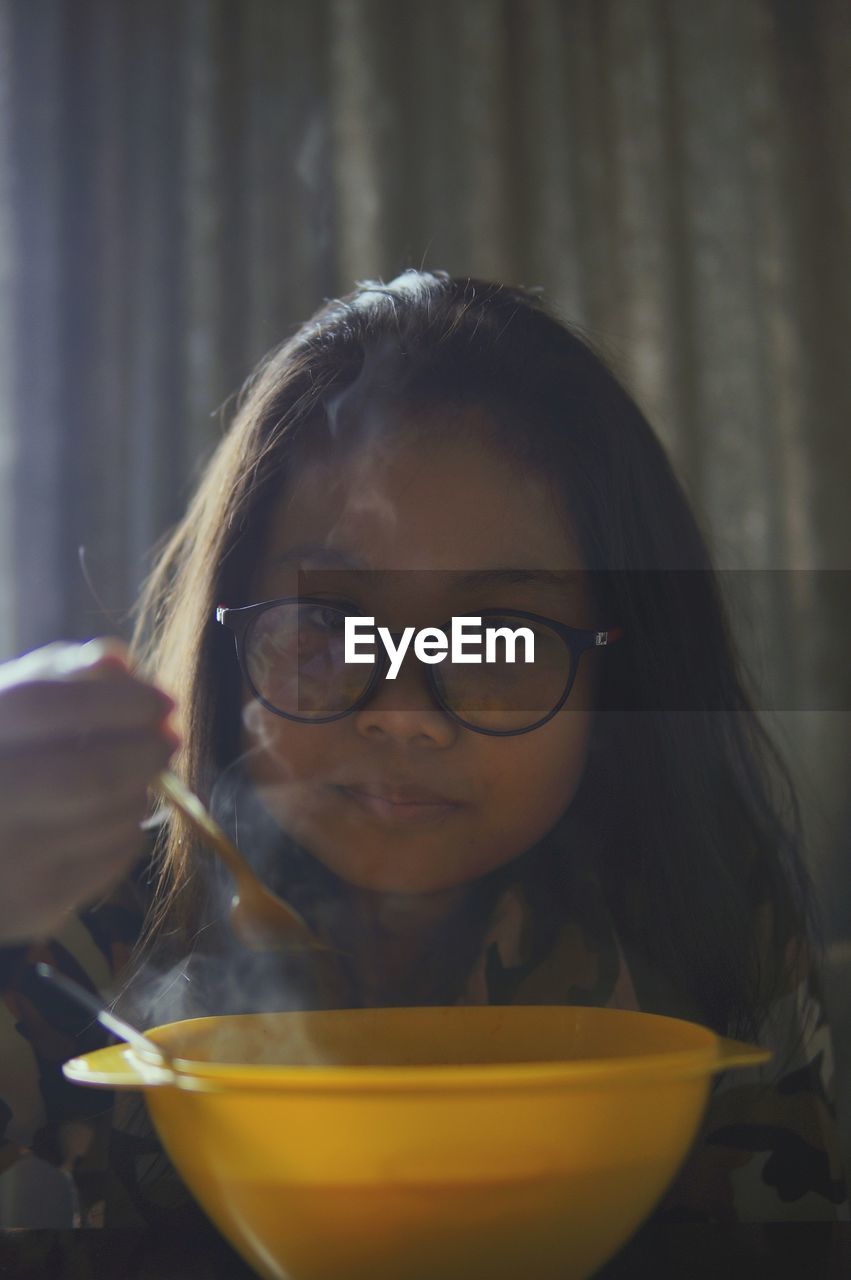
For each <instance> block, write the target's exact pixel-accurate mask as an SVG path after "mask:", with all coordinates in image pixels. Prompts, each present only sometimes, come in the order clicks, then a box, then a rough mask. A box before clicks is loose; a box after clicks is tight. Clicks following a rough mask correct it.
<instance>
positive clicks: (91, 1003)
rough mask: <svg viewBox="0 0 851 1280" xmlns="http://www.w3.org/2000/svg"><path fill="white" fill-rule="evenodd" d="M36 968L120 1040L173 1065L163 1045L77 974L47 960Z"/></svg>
mask: <svg viewBox="0 0 851 1280" xmlns="http://www.w3.org/2000/svg"><path fill="white" fill-rule="evenodd" d="M35 971H36V973H37V974H38V976H39V977H40V978H43V979H44V981H45V982H49V983H50V985H51V986H52V987H55V988H56V989H57V991H61V992H62V994H63V995H64V996H67V997H68V999H69V1000H74V1001H75V1002H76V1003H77V1004H79V1005H82V1007H83V1008H84V1009H85V1010H86V1011H87V1012H88V1013H90V1014H92V1016H93V1017H95V1018H97V1020H98V1022H99V1023H100V1024H101V1026H102V1027H105V1028H106V1030H107V1031H109V1032H111V1034H112V1035H114V1036H117V1037H118V1039H119V1040H125V1041H126V1042H127V1044H129V1045H130V1047H131V1049H135V1050H136V1052H137V1053H140V1054H142V1056H143V1057H145V1058H148V1059H151V1058H154V1059H156V1063H157V1066H160V1067H163V1068H164V1069H165V1070H167V1071H169V1070H170V1069H171V1065H170V1064H171V1059H170V1058H168V1057H166V1055H165V1054H164V1053H163V1051H162V1049H161V1048H160V1047H159V1045H158V1044H156V1043H155V1042H154V1041H153V1040H150V1039H148V1037H147V1036H146V1035H143V1033H142V1032H141V1031H137V1030H136V1028H135V1027H131V1025H130V1023H129V1022H125V1021H124V1019H123V1018H119V1017H118V1014H116V1013H111V1012H110V1010H109V1009H107V1007H106V1005H105V1004H104V1003H103V1000H102V999H101V998H100V996H96V995H95V994H94V993H93V992H91V991H87V990H86V988H85V987H83V986H81V985H80V983H79V982H75V981H74V979H73V978H69V977H67V976H66V975H65V974H64V973H59V971H58V970H57V969H54V968H53V965H50V964H45V963H44V962H43V961H41V960H40V961H39V962H38V964H37V965H36V966H35Z"/></svg>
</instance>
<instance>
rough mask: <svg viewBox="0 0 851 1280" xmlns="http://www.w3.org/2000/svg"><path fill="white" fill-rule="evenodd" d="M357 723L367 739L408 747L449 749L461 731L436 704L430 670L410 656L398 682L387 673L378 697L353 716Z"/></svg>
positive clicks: (397, 679)
mask: <svg viewBox="0 0 851 1280" xmlns="http://www.w3.org/2000/svg"><path fill="white" fill-rule="evenodd" d="M354 721H355V730H356V731H357V733H359V734H361V735H362V736H363V737H365V738H369V739H370V740H373V741H376V740H380V739H381V738H386V739H388V740H390V741H393V742H396V743H398V744H400V745H405V746H408V745H419V746H431V747H441V748H446V747H450V746H452V744H453V742H455V740H456V738H457V737H458V731H459V726H458V725H456V723H455V721H454V720H452V719H451V718H450V717H449V716H448V715H446V713H445V712H444V711H443V709H442V708H441V707H440V706H439V705H438V703H437V702H436V701H435V700H434V698H433V696H432V693H431V689H430V687H429V683H428V671H427V668H426V667H425V666H424V665H423V664H422V663H420V662H418V661H417V659H416V658H413V657H411V655H410V654H408V655H406V657H405V661H404V662H403V664H402V668H401V670H400V671H399V674H398V676H397V677H396V679H395V680H388V679H387V678H386V671H385V675H384V676H382V678H381V680H380V681H379V683H378V687H377V689H376V691H375V693H374V694H373V695H372V697H371V698H370V699H369V701H368V702H367V703H365V704H364V706H362V707H360V708H359V709H358V710H357V711H356V712H355V713H354Z"/></svg>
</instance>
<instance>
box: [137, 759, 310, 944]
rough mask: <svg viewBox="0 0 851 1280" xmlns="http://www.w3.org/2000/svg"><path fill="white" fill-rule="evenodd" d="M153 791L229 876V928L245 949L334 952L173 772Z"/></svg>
mask: <svg viewBox="0 0 851 1280" xmlns="http://www.w3.org/2000/svg"><path fill="white" fill-rule="evenodd" d="M154 790H155V791H157V792H159V794H160V795H161V796H164V797H165V798H166V799H167V800H169V801H170V802H171V803H172V804H173V805H174V807H175V809H178V810H179V811H180V813H182V814H183V816H184V818H186V820H187V822H189V823H190V824H191V826H192V827H193V828H194V829H195V831H196V832H197V834H198V835H199V836H201V838H202V839H203V840H204V842H205V843H206V844H207V845H208V846H209V847H210V848H211V849H212V850H213V851H214V852H215V853H216V854H217V856H218V857H219V858H221V860H222V862H223V863H224V864H225V866H226V867H227V869H228V871H229V872H230V873H231V875H232V876H233V878H234V881H235V882H236V893H235V894H234V896H233V899H232V902H231V909H230V926H231V928H232V929H233V931H234V933H235V934H236V936H237V937H238V938H239V940H240V942H242V943H243V944H244V946H246V947H248V948H250V950H252V951H282V950H285V949H290V948H295V949H297V950H307V951H330V950H332V949H333V948H330V947H327V946H326V945H325V943H323V942H320V941H319V939H318V938H317V937H316V935H315V934H313V933H312V932H311V930H310V928H309V926H308V924H307V922H306V921H305V920H304V919H303V918H302V916H300V915H299V913H298V912H297V911H296V910H295V908H294V907H291V906H290V905H289V904H288V903H286V902H284V901H283V899H282V898H279V897H278V896H277V894H275V893H272V891H271V889H267V888H266V886H265V885H264V884H263V883H262V882H261V881H260V880H258V878H257V876H256V875H255V874H254V872H253V871H252V869H251V867H250V866H249V865H248V863H247V862H246V860H245V857H244V855H243V854H242V853H240V851H239V849H237V847H236V845H235V844H233V842H232V841H231V840H230V839H229V838H228V836H226V835H225V833H224V831H223V830H222V829H221V827H220V826H219V824H218V823H217V822H216V821H215V820H214V819H213V818H212V817H211V816H210V814H209V813H208V812H207V810H206V809H205V807H204V805H203V804H202V803H201V801H200V800H199V799H198V797H197V796H196V795H195V793H194V792H193V791H191V790H190V789H189V787H187V786H186V784H185V783H184V782H182V781H181V779H180V778H179V777H178V776H177V774H176V773H173V772H172V771H171V770H170V769H166V770H165V771H164V772H163V773H161V774H159V776H158V777H157V779H156V781H155V783H154Z"/></svg>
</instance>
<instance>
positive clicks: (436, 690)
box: [215, 596, 624, 738]
mask: <svg viewBox="0 0 851 1280" xmlns="http://www.w3.org/2000/svg"><path fill="white" fill-rule="evenodd" d="M282 604H312V605H319V606H321V607H322V608H326V609H337V610H338V611H339V612H340V613H343V614H346V615H348V616H349V617H365V616H366V615H365V614H363V613H362V612H361V610H360V609H356V608H352V607H351V606H350V604H349V602H348V601H344V600H341V599H336V600H329V599H327V598H324V597H321V596H281V597H280V598H279V599H276V600H261V601H259V602H258V603H257V604H249V605H245V606H243V607H241V608H237V609H230V608H228V606H227V605H223V604H220V605H219V606H218V607H217V609H216V614H215V620H216V622H219V623H221V625H222V626H223V627H227V628H228V630H230V631H232V632H233V633H234V641H235V647H236V657H237V662H238V663H239V668H240V670H241V672H242V674H243V675H244V677H245V679H246V681H247V683H248V687H249V688H250V689H251V692H252V693H253V694H254V696H255V697H256V698H257V699H258V701H259V702H260V703H261V704H262V705H263V706H264V707H265V708H266V710H267V711H271V712H272V714H273V715H276V716H282V717H283V718H284V719H285V720H294V721H296V722H297V723H298V724H330V723H331V722H332V721H334V720H343V719H345V717H346V716H350V715H353V714H354V712H356V711H358V710H360V708H361V707H363V706H365V704H366V703H367V702H369V700H370V698H371V697H372V696H373V694H374V693H375V690H376V687H377V686H378V684H379V682H380V681H381V680H383V679H384V677H385V675H386V674H387V671H388V670H389V668H390V657H389V655H388V653H387V650H386V648H383V649H381V651H378V650H376V658H375V662H374V663H373V670H372V675H371V676H370V678H369V680H368V682H367V684H366V687H365V689H364V691H363V693H362V694H361V695H360V697H358V698H357V700H356V701H355V702H353V703H352V705H351V706H350V707H348V708H347V709H346V710H345V711H338V712H336V713H335V714H334V715H333V716H313V717H311V716H297V715H293V714H292V712H290V711H282V710H281V709H280V707H276V706H273V705H272V703H271V702H268V701H267V699H266V698H264V697H263V695H262V693H261V692H260V690H259V689H257V688H256V686H255V684H254V681H253V680H252V679H251V675H250V674H249V670H248V662H247V660H246V654H245V635H246V632H247V631H248V628H249V626H250V625H251V623H252V622H253V621H254V619H255V618H257V617H259V616H260V614H262V613H265V612H266V611H267V610H268V609H274V608H276V607H277V606H278V605H282ZM341 605H345V606H346V607H345V608H341V607H340V606H341ZM474 616H475V617H477V618H478V617H480V618H482V619H484V618H523V619H525V620H526V621H529V622H537V623H541V624H543V625H544V626H548V627H550V628H551V629H552V630H553V631H555V632H556V634H557V635H559V636H560V637H561V639H562V640H563V641H564V643H565V645H566V646H567V649H568V651H569V653H570V657H571V665H570V676H569V678H568V680H567V684H566V686H565V688H564V690H563V692H562V694H561V696H560V698H559V700H558V702H557V703H556V705H555V706H554V707H553V708H552V710H551V711H549V712H548V713H547V715H545V716H543V717H542V718H541V719H540V720H536V721H535V723H534V724H530V725H528V726H526V727H525V728H523V729H483V728H482V727H481V726H480V725H475V724H469V723H468V721H466V720H464V719H463V718H462V717H461V716H459V715H458V714H457V712H455V711H453V710H452V708H451V707H450V706H448V705H447V703H446V701H445V699H444V698H443V696H442V694H441V691H440V683H439V682H440V674H439V673H440V665H441V664H440V663H433V664H429V663H422V664H421V665H423V666H425V667H426V680H427V682H428V687H429V692H430V693H431V696H432V698H433V699H434V701H435V702H436V703H437V705H438V707H439V708H440V710H441V711H442V712H443V713H444V715H447V716H449V718H450V720H453V721H454V722H455V723H456V724H460V725H461V726H462V728H464V729H469V730H470V731H471V732H472V733H483V734H485V735H486V736H487V737H490V738H515V737H518V736H519V735H520V734H521V733H531V732H532V730H533V729H540V728H541V726H542V725H545V724H547V722H548V721H550V720H552V718H553V716H555V715H557V714H558V712H559V711H561V709H562V707H563V706H564V704H565V703H566V702H567V699H568V698H569V697H570V691H571V689H572V688H573V684H574V681H575V680H576V673H577V671H578V670H579V659H580V658H581V657H582V655H583V653H585V652H586V651H587V650H588V649H597V648H603V647H606V646H608V645H610V644H613V643H615V641H617V640H621V639H622V638H623V634H624V633H623V628H622V627H608V628H607V629H606V630H604V631H592V630H587V629H582V628H578V627H569V626H567V624H566V623H564V622H559V621H558V620H557V619H555V618H547V617H545V616H544V615H543V614H540V613H529V612H527V611H526V610H525V609H479V610H477V612H476V614H475V615H474ZM448 622H449V623H451V619H449V620H448ZM445 629H446V625H444V627H443V628H442V630H445ZM390 634H391V637H392V639H393V641H394V643H396V644H398V642H399V640H400V638H401V636H402V632H401V631H395V632H391V633H390Z"/></svg>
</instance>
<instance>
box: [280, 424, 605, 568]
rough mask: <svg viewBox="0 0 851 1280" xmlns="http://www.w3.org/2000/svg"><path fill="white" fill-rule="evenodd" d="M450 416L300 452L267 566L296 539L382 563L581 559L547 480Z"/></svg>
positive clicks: (559, 562)
mask: <svg viewBox="0 0 851 1280" xmlns="http://www.w3.org/2000/svg"><path fill="white" fill-rule="evenodd" d="M459 425H460V426H463V427H464V429H462V430H458V431H457V432H455V433H454V434H453V432H452V431H451V430H450V429H447V430H439V431H430V432H429V431H423V430H413V431H408V432H404V433H403V434H401V435H396V436H388V437H384V438H382V439H379V438H375V437H373V440H372V443H371V445H370V447H368V448H344V447H340V445H335V446H332V447H331V448H330V449H329V450H328V451H327V452H325V453H324V454H320V453H319V451H317V450H314V451H312V452H311V454H309V455H308V456H305V457H303V458H302V459H301V461H300V463H299V465H297V466H296V467H295V468H293V473H292V475H291V477H290V479H289V481H288V483H287V484H286V486H285V488H284V491H283V493H282V494H281V497H280V499H279V501H278V503H277V504H276V507H275V510H274V511H273V515H272V522H271V527H270V529H269V536H268V542H267V556H266V563H267V565H269V566H271V565H272V564H274V562H275V560H276V559H277V558H279V557H281V556H286V555H287V553H290V552H292V551H293V549H294V548H301V547H305V548H314V549H316V548H320V549H323V550H325V551H326V552H332V553H335V554H336V555H339V556H340V557H341V559H344V560H345V559H347V560H349V561H350V562H351V563H352V564H353V565H356V566H359V567H364V568H375V569H387V570H394V569H433V570H463V569H484V568H491V567H496V566H500V567H502V566H510V567H521V566H522V567H527V568H528V567H534V568H546V569H552V570H559V571H576V570H578V569H580V568H581V563H580V557H579V551H578V547H577V545H576V540H575V537H574V535H573V532H572V530H571V528H570V523H569V520H568V518H567V515H566V513H565V512H564V510H563V507H562V503H561V500H560V497H559V495H558V492H557V490H556V489H555V486H554V485H553V484H552V483H551V482H550V481H549V480H548V478H547V477H546V476H545V475H544V474H543V473H542V472H539V471H537V470H533V469H531V468H529V467H526V466H521V465H520V464H519V463H518V462H516V461H515V460H513V459H512V458H511V456H510V455H509V454H508V453H507V452H506V451H504V450H503V449H501V448H500V446H499V445H498V443H496V442H495V441H493V440H492V439H489V438H488V437H487V435H486V434H485V433H484V432H483V431H476V430H475V429H474V428H475V424H471V423H470V421H469V420H468V421H467V422H466V423H464V424H459ZM471 426H472V427H473V429H471Z"/></svg>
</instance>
